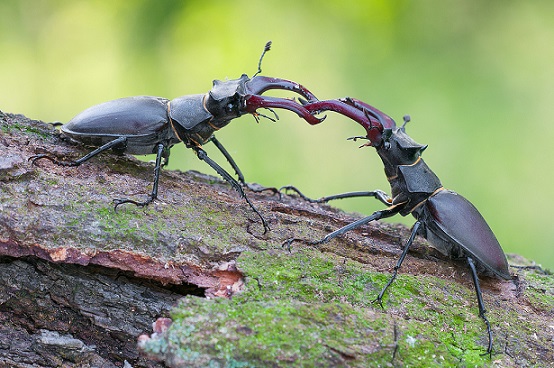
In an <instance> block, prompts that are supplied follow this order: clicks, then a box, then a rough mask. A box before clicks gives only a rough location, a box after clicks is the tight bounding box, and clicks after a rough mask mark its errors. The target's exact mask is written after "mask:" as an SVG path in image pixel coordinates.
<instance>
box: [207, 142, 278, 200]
mask: <svg viewBox="0 0 554 368" xmlns="http://www.w3.org/2000/svg"><path fill="white" fill-rule="evenodd" d="M209 140H210V141H212V143H213V144H214V145H215V146H216V147H217V149H219V151H220V152H221V153H222V154H223V156H225V158H226V159H227V162H229V165H231V167H232V168H233V170H235V174H237V177H238V179H239V182H240V183H241V184H242V185H244V186H245V187H247V188H248V189H250V190H251V191H253V192H255V193H260V192H265V191H270V192H272V193H273V194H278V195H279V198H281V192H280V191H279V189H277V188H266V187H261V188H255V187H253V186H251V185H250V184H248V183H246V181H245V180H244V175H243V174H242V171H241V170H240V169H239V166H238V165H237V163H236V162H235V160H234V159H233V158H232V157H231V155H230V154H229V152H228V151H227V150H226V149H225V147H223V145H222V144H221V142H220V141H219V140H218V139H216V138H215V136H213V135H212V136H211V137H210V139H209Z"/></svg>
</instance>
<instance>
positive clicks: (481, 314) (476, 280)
mask: <svg viewBox="0 0 554 368" xmlns="http://www.w3.org/2000/svg"><path fill="white" fill-rule="evenodd" d="M467 263H468V265H469V269H470V270H471V278H472V279H473V285H475V293H476V294H477V305H478V306H479V317H481V318H482V319H483V321H484V322H485V324H486V325H487V333H488V335H489V346H488V347H487V353H486V354H485V355H487V354H488V355H489V356H492V331H491V324H490V323H489V320H488V319H487V316H485V313H486V312H487V310H486V309H485V303H483V295H482V293H481V286H479V278H478V277H477V270H476V268H475V264H474V263H473V259H472V258H471V257H467Z"/></svg>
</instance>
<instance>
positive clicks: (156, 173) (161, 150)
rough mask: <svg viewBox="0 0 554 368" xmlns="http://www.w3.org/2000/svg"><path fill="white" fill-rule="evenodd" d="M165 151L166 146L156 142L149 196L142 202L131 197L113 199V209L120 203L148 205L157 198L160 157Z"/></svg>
mask: <svg viewBox="0 0 554 368" xmlns="http://www.w3.org/2000/svg"><path fill="white" fill-rule="evenodd" d="M165 151H166V147H165V146H164V145H163V144H162V143H160V144H158V152H157V155H156V166H155V167H154V184H153V185H152V193H151V194H150V197H149V198H148V199H147V200H146V201H144V202H137V201H135V200H132V199H114V200H113V201H114V203H115V206H114V210H116V211H117V207H118V206H119V205H122V204H124V203H132V204H134V205H136V206H138V207H145V206H148V205H149V204H150V203H152V201H154V200H155V199H156V198H158V182H159V181H160V171H161V167H162V157H163V156H164V154H165V153H164V152H165Z"/></svg>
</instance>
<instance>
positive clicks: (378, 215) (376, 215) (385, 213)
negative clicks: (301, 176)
mask: <svg viewBox="0 0 554 368" xmlns="http://www.w3.org/2000/svg"><path fill="white" fill-rule="evenodd" d="M401 208H402V207H401V206H400V205H395V206H390V207H389V208H385V209H384V210H380V211H375V212H373V213H372V214H371V215H370V216H367V217H364V218H362V219H359V220H358V221H354V222H353V223H351V224H348V225H346V226H343V227H341V228H340V229H338V230H335V231H333V232H332V233H329V234H327V235H326V236H325V237H324V238H323V239H320V240H317V241H310V240H306V239H300V238H289V239H287V240H285V241H284V242H283V244H282V246H283V247H287V248H288V250H289V251H290V247H291V245H292V243H294V242H301V243H304V244H308V245H318V244H323V243H327V242H328V241H330V240H331V239H333V238H336V237H337V236H340V235H342V234H344V233H346V232H347V231H350V230H353V229H355V228H357V227H360V226H362V225H365V224H367V223H368V222H371V221H376V220H380V219H382V218H387V217H391V216H394V215H396V214H397V213H398V212H400V209H401Z"/></svg>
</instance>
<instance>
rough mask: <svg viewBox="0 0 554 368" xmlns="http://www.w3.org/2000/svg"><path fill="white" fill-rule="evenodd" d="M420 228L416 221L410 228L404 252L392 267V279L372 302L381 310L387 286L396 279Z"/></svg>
mask: <svg viewBox="0 0 554 368" xmlns="http://www.w3.org/2000/svg"><path fill="white" fill-rule="evenodd" d="M420 226H421V222H420V221H416V223H415V224H414V226H413V227H412V233H411V234H410V238H409V239H408V241H407V242H406V245H405V246H404V250H403V251H402V254H401V255H400V258H399V259H398V261H397V262H396V265H395V266H394V269H393V273H392V277H391V278H390V279H389V281H388V282H387V284H386V285H385V287H383V289H381V292H380V293H379V295H378V296H377V298H375V300H373V302H377V303H379V305H380V306H381V308H383V296H384V295H385V292H386V291H387V289H388V288H389V286H391V284H392V282H393V281H394V280H395V279H396V274H397V273H398V269H399V268H400V266H402V262H404V258H406V254H408V249H410V246H411V245H412V243H413V242H414V239H415V236H416V234H417V231H418V230H419V227H420Z"/></svg>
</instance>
